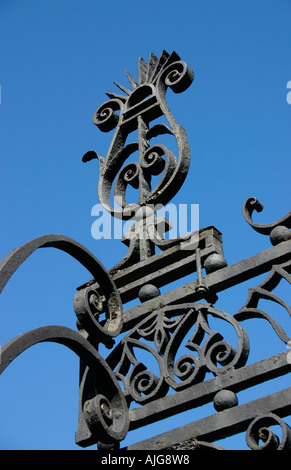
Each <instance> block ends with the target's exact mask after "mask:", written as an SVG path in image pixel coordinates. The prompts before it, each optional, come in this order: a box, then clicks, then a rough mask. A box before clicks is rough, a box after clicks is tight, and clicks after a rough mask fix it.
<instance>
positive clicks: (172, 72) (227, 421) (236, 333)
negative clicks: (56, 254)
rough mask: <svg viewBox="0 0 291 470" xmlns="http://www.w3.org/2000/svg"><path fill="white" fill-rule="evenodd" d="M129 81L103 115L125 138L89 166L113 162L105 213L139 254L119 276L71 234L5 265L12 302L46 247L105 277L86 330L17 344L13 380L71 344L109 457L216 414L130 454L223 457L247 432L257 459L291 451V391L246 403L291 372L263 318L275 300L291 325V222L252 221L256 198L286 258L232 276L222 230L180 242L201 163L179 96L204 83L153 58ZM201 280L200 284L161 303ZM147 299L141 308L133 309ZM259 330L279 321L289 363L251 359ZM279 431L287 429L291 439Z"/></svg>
mask: <svg viewBox="0 0 291 470" xmlns="http://www.w3.org/2000/svg"><path fill="white" fill-rule="evenodd" d="M126 75H127V78H128V80H129V83H130V85H131V88H132V89H131V90H129V89H127V88H126V87H124V86H123V85H120V84H116V85H117V87H118V88H119V89H120V90H121V91H122V94H116V93H108V94H107V95H108V98H109V100H108V101H106V102H105V103H104V104H103V105H102V106H100V107H99V108H98V109H97V111H96V113H95V114H94V117H93V122H94V124H96V126H97V127H98V128H99V129H100V130H101V131H103V132H109V131H112V130H114V129H115V132H114V136H113V139H112V142H111V144H110V147H109V150H108V154H107V156H106V158H103V157H100V156H99V155H98V154H97V153H96V152H95V151H89V152H87V153H86V154H85V155H84V157H83V161H85V162H86V161H89V160H92V159H97V161H98V163H99V166H100V175H99V186H98V194H99V199H100V202H101V204H102V206H103V207H104V208H105V209H106V210H107V211H109V212H110V214H111V215H112V216H113V217H117V218H119V219H122V220H131V221H133V223H132V225H131V226H130V229H129V231H128V233H127V234H126V235H125V236H124V239H123V240H122V241H123V242H124V243H125V244H126V245H127V246H128V253H127V255H126V256H125V257H124V258H123V259H122V260H121V261H120V263H118V264H117V265H116V266H114V267H113V268H112V269H111V270H109V271H107V270H106V269H105V268H104V266H103V265H102V264H101V263H100V262H99V261H98V260H97V259H96V258H95V256H94V255H93V254H92V253H90V252H89V251H88V250H87V249H86V248H85V247H83V246H82V245H80V244H79V243H77V242H76V241H75V240H72V239H70V238H68V237H65V236H60V235H47V236H42V237H39V238H37V239H34V240H32V241H30V242H28V243H26V244H25V245H23V246H20V247H19V248H17V249H16V250H14V251H12V252H11V253H9V254H8V255H7V256H6V257H5V258H4V259H3V260H2V261H1V265H0V272H1V281H0V290H1V291H2V289H3V288H4V287H5V285H6V283H7V281H8V280H9V279H10V277H11V276H12V274H13V273H14V272H15V271H16V269H17V268H18V267H19V266H20V264H22V263H23V262H24V261H25V260H26V259H27V258H28V257H29V256H30V255H31V254H32V253H33V252H34V251H35V250H37V249H38V248H45V247H54V248H57V249H59V250H62V251H65V252H67V253H69V254H70V255H71V256H72V257H74V258H75V259H77V260H78V261H79V262H80V263H81V264H82V265H83V266H84V267H85V268H87V269H88V271H89V272H90V275H91V279H89V280H88V282H87V283H86V284H84V285H82V286H80V287H78V288H77V293H76V294H75V297H74V308H75V313H76V316H77V325H78V331H73V330H71V329H69V328H65V327H61V326H47V327H41V328H38V329H36V330H32V331H29V332H27V333H24V334H22V335H20V336H18V337H16V338H14V339H12V340H11V341H9V342H8V343H6V344H5V345H4V346H3V347H2V348H1V365H0V370H1V373H2V372H3V370H4V369H5V368H6V367H7V366H8V365H9V364H10V363H11V361H13V359H14V358H15V357H17V356H18V355H19V354H20V353H21V352H23V351H24V350H25V349H27V348H28V347H30V346H32V345H34V344H36V343H40V342H44V341H51V342H57V343H61V344H64V345H65V346H67V347H68V348H70V349H71V350H72V351H74V352H75V353H76V354H77V355H78V356H79V357H80V399H79V422H78V428H77V431H76V443H77V444H78V445H80V446H82V447H87V446H90V445H92V444H95V443H97V444H98V448H99V449H118V448H120V447H122V441H123V440H124V438H125V437H126V435H127V433H128V432H130V431H132V430H135V429H137V428H140V427H142V426H144V425H147V424H150V423H155V422H157V421H159V420H162V419H165V418H167V417H170V416H172V415H176V414H178V413H181V412H183V411H186V410H191V409H194V408H196V407H200V406H202V405H205V404H207V403H213V404H214V408H215V410H216V412H215V413H214V414H211V415H209V416H207V417H205V418H201V419H199V420H195V421H194V422H193V423H190V424H187V425H184V426H182V427H180V428H178V429H172V430H170V431H168V432H166V433H163V434H160V435H158V436H156V437H152V438H150V439H147V440H145V441H143V442H139V443H137V444H134V445H130V446H128V448H127V449H128V450H135V449H140V450H142V449H147V450H166V449H172V450H174V449H208V448H214V449H220V448H221V447H220V446H218V445H216V444H214V442H215V441H217V440H220V439H222V438H225V437H227V436H232V435H234V434H237V433H240V432H246V441H247V444H248V446H249V447H250V448H251V449H278V450H282V449H290V448H291V429H290V427H289V426H288V425H287V424H286V423H285V422H284V420H283V418H284V417H286V416H288V415H290V412H291V388H290V387H289V388H286V389H284V390H280V391H277V392H274V393H272V394H270V395H266V396H263V397H261V398H258V399H255V400H253V401H249V402H247V403H243V404H239V401H238V395H237V394H238V393H239V392H240V391H242V390H246V389H248V388H250V387H253V386H254V385H257V384H260V383H263V382H265V381H268V380H271V379H274V378H276V377H280V376H282V375H284V374H288V373H289V372H290V371H291V351H288V347H291V342H290V341H291V338H290V337H289V336H288V333H287V331H285V327H284V326H282V324H281V321H280V319H279V320H277V319H276V318H275V317H274V316H273V315H272V314H270V313H268V312H267V311H265V310H264V309H263V308H262V307H261V301H262V300H264V301H266V300H267V301H269V302H270V305H273V304H279V305H280V306H281V307H282V310H283V312H284V314H285V315H286V316H287V317H288V318H289V316H290V314H291V309H290V306H289V305H288V304H287V303H286V302H285V301H284V299H282V298H281V297H279V296H278V295H277V294H276V293H275V292H274V290H275V288H276V287H277V286H278V285H279V284H280V283H281V282H282V281H287V282H288V283H290V280H291V277H290V272H291V250H290V248H291V240H290V239H291V235H290V227H291V212H289V213H288V214H287V215H286V216H285V217H283V218H281V219H279V220H277V221H276V222H273V223H270V224H267V225H266V224H264V225H263V224H257V223H255V222H253V219H252V214H253V211H257V212H260V211H261V210H262V205H261V203H260V202H259V201H258V200H257V199H256V198H254V197H251V198H249V199H248V200H247V201H246V202H245V204H244V207H243V216H244V219H245V221H246V222H247V223H248V224H249V225H250V227H251V228H252V229H254V230H255V231H256V232H258V233H259V234H262V235H267V236H269V238H270V241H271V245H272V246H271V247H270V248H269V249H267V250H265V251H263V252H261V253H258V254H256V255H254V256H251V257H250V258H248V259H243V260H241V261H238V262H237V263H235V264H232V265H230V266H228V265H227V262H226V260H225V257H224V252H223V246H222V235H221V233H220V232H219V231H218V230H217V229H216V228H215V227H212V226H210V227H206V228H202V229H199V230H195V231H193V232H191V233H187V234H186V235H184V236H180V237H178V238H175V239H171V238H166V237H165V233H166V232H167V231H168V230H169V228H170V226H171V221H168V220H167V219H165V218H164V217H161V216H159V215H158V211H159V209H160V208H161V207H162V206H164V205H166V204H167V203H168V202H169V201H170V200H171V199H172V198H173V197H174V196H175V194H176V193H177V191H178V190H179V189H180V187H181V185H182V184H183V182H184V180H185V177H186V175H187V173H188V169H189V164H190V150H189V145H188V140H187V135H186V132H185V130H184V129H183V128H182V127H181V126H180V125H179V124H178V123H177V122H176V120H175V118H174V117H173V115H172V113H171V111H170V110H169V108H168V105H167V101H166V92H167V90H168V88H171V90H172V91H173V92H174V93H181V92H183V91H184V90H186V89H187V88H188V87H189V86H190V85H191V83H192V81H193V79H194V74H193V72H192V70H191V69H190V68H189V67H188V66H187V64H186V63H185V62H183V61H181V59H180V57H179V56H178V55H177V54H176V53H175V52H172V53H171V54H168V53H167V52H166V51H163V52H162V54H161V56H160V57H159V58H157V57H155V56H154V54H151V55H150V58H149V61H148V63H146V61H144V60H143V59H139V66H138V81H137V82H136V81H135V80H134V79H133V77H132V76H131V75H130V74H129V73H128V72H126ZM152 121H155V123H154V124H153V125H152V124H151V123H152ZM136 134H137V139H136V141H132V140H134V139H132V136H133V135H136ZM162 135H169V136H171V137H172V139H173V140H174V141H175V142H176V145H177V149H178V151H177V154H176V155H175V154H174V153H173V152H172V150H170V149H169V148H167V147H166V146H165V145H162V144H160V143H153V141H154V139H156V138H157V140H159V138H160V137H161V136H162ZM129 187H132V188H134V189H135V190H136V192H138V200H137V202H135V203H128V202H127V198H126V194H127V190H128V189H129ZM190 274H193V279H192V280H191V281H190V282H188V283H186V284H182V285H180V286H178V287H175V288H174V289H172V290H169V291H168V292H165V293H163V294H162V293H161V292H160V289H161V288H162V287H163V286H166V285H169V284H171V283H172V282H173V281H176V280H177V279H182V278H184V277H185V276H188V275H190ZM260 275H264V276H265V277H264V280H263V281H260V282H259V283H257V285H256V282H255V280H254V281H253V284H250V288H249V295H248V297H247V298H246V300H245V303H244V305H243V306H242V307H241V308H240V309H239V311H237V312H236V313H235V314H233V315H231V314H229V313H226V312H224V311H222V310H220V309H218V308H216V307H215V304H216V301H217V299H218V294H219V293H220V292H222V291H224V290H226V289H231V288H232V287H234V286H236V285H238V284H240V283H242V282H245V281H248V280H251V279H253V278H256V277H257V276H260ZM254 285H255V287H254ZM134 299H137V305H135V306H133V307H131V308H128V309H127V310H126V309H124V304H125V303H127V302H129V301H131V300H134ZM246 320H249V322H247V321H246ZM253 320H259V321H261V322H268V325H269V327H270V328H271V329H272V331H273V334H274V337H276V338H278V339H279V340H280V341H281V344H282V351H281V352H279V353H278V354H276V355H275V356H272V357H268V356H267V357H266V358H264V359H263V360H260V361H258V362H254V363H252V362H249V351H250V348H252V347H254V348H255V347H256V345H255V344H252V343H251V341H250V339H249V335H248V328H247V325H249V324H251V322H252V321H253ZM225 327H226V330H225ZM116 340H119V341H118V342H117V344H115V341H116ZM101 343H102V344H104V345H105V346H106V347H107V348H109V349H111V352H110V353H109V355H108V357H107V358H106V359H105V358H104V357H102V356H101V354H100V352H99V351H98V348H99V345H100V344H101ZM266 352H267V348H266ZM273 425H276V426H277V427H278V426H280V428H281V429H282V436H281V437H280V438H278V437H277V436H276V435H275V434H274V433H273V432H272V429H271V428H272V426H273Z"/></svg>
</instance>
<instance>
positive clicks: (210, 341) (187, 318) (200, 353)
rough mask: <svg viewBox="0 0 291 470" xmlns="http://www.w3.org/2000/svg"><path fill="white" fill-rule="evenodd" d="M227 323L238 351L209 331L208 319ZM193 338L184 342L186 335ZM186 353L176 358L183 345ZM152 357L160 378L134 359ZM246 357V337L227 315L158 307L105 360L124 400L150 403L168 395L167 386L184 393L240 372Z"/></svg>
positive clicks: (194, 307) (204, 308) (200, 307)
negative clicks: (140, 355) (209, 375)
mask: <svg viewBox="0 0 291 470" xmlns="http://www.w3.org/2000/svg"><path fill="white" fill-rule="evenodd" d="M211 317H212V318H217V319H219V320H222V321H223V322H227V323H229V324H230V325H231V326H232V327H233V328H234V331H235V333H236V336H237V347H236V348H235V347H234V346H233V345H231V344H230V343H229V342H227V341H226V340H225V339H224V338H223V336H222V335H221V334H220V333H219V332H216V331H213V330H212V329H211V327H210V326H209V320H210V318H211ZM188 334H190V335H191V337H190V339H189V340H188V341H185V337H186V335H188ZM183 341H184V342H186V344H185V347H186V350H188V351H190V353H187V354H183V355H179V353H178V351H179V348H180V347H181V345H182V343H183ZM140 351H145V352H146V353H148V354H150V356H151V357H152V359H154V360H153V361H152V362H154V363H156V364H157V369H158V375H156V372H155V373H153V372H152V371H151V370H149V369H147V368H146V366H145V365H144V363H142V362H141V361H139V360H138V354H137V353H138V352H140ZM248 352H249V344H248V337H247V334H246V332H245V330H244V329H243V328H242V326H241V325H240V324H239V323H238V322H237V321H236V320H235V319H234V318H233V317H232V316H231V315H228V314H226V313H224V312H222V311H220V310H218V309H216V308H214V307H213V306H211V305H210V304H183V305H175V306H168V307H161V308H159V309H157V310H156V311H154V312H153V313H152V314H151V315H149V316H148V317H147V318H146V319H145V320H143V321H141V322H140V323H138V324H137V325H136V327H135V328H133V329H132V330H131V332H130V333H129V334H128V335H126V336H125V338H124V339H123V340H122V341H121V343H120V345H119V347H117V348H115V350H114V351H113V352H112V353H111V354H110V355H109V357H108V359H107V361H108V363H109V364H110V366H111V367H112V369H113V370H115V375H116V377H117V378H118V379H119V380H121V381H122V383H123V387H124V390H125V395H126V396H127V399H128V401H135V402H137V403H148V402H150V401H151V400H153V399H156V398H159V397H163V396H165V395H166V393H167V391H168V389H169V387H171V388H172V389H174V390H184V389H186V388H187V387H189V386H191V385H194V384H195V383H199V382H202V381H203V380H204V377H205V374H206V373H207V372H211V373H212V374H214V376H217V375H219V374H220V373H223V372H225V371H227V370H230V369H232V368H239V367H242V366H243V365H244V364H245V363H246V360H247V357H248Z"/></svg>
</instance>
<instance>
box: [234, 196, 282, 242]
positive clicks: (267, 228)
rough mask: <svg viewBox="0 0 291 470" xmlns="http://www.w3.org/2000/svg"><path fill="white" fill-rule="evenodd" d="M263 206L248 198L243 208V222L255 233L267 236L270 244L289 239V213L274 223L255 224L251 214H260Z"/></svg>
mask: <svg viewBox="0 0 291 470" xmlns="http://www.w3.org/2000/svg"><path fill="white" fill-rule="evenodd" d="M263 208H264V206H263V205H262V204H261V202H260V201H259V200H258V199H257V198H255V197H250V198H249V199H247V200H246V202H245V203H244V206H243V216H244V219H245V221H246V222H247V223H248V224H249V225H250V226H251V227H252V228H253V229H254V230H256V232H258V233H261V234H263V235H269V236H270V240H271V243H272V244H273V245H277V244H278V243H281V242H282V241H287V240H290V239H291V232H290V228H291V211H290V212H288V214H286V215H285V216H284V217H282V218H281V219H279V220H276V221H275V222H272V223H269V224H257V223H255V222H253V220H252V214H253V212H254V211H257V212H261V211H262V210H263Z"/></svg>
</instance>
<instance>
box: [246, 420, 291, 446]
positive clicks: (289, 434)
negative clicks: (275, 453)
mask: <svg viewBox="0 0 291 470" xmlns="http://www.w3.org/2000/svg"><path fill="white" fill-rule="evenodd" d="M271 426H280V428H281V431H282V437H281V440H280V439H279V437H278V436H277V435H276V434H275V433H274V432H273V431H272V430H271V429H270V427H271ZM246 442H247V445H248V446H249V447H250V449H252V450H290V449H291V428H290V427H289V426H288V425H287V424H286V423H285V422H284V421H283V420H282V419H281V418H280V417H279V416H276V415H275V414H274V413H268V414H265V415H262V416H258V417H257V418H255V419H254V420H253V421H252V422H251V424H250V425H249V427H248V429H247V433H246Z"/></svg>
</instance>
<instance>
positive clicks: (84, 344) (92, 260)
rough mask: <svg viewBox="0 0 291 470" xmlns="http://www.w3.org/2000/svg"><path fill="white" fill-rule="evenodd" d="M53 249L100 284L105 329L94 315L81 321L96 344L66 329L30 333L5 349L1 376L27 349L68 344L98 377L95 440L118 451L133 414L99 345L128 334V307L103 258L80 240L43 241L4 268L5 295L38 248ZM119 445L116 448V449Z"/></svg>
mask: <svg viewBox="0 0 291 470" xmlns="http://www.w3.org/2000/svg"><path fill="white" fill-rule="evenodd" d="M48 247H53V248H57V249H60V250H62V251H65V252H66V253H68V254H70V255H71V256H72V257H73V258H75V259H76V260H78V261H79V262H80V263H81V264H82V265H83V266H84V267H85V268H87V269H88V271H89V272H90V273H91V275H92V276H94V278H95V279H98V281H99V283H100V287H101V289H102V291H103V293H104V295H105V299H106V303H105V305H106V308H105V310H106V315H107V320H106V321H105V323H104V324H99V323H98V321H97V320H96V319H95V318H94V317H93V315H91V312H89V313H88V314H87V315H86V314H83V315H78V313H79V312H77V316H78V319H79V322H80V326H81V327H82V328H84V330H85V331H87V334H89V335H90V334H91V335H92V334H93V338H94V341H92V342H90V341H89V340H88V339H86V338H85V337H83V336H82V335H81V334H80V333H79V332H76V331H74V330H71V329H69V328H66V327H62V326H50V325H49V326H46V327H41V328H37V329H35V330H31V331H28V332H27V333H23V334H22V335H19V336H17V337H16V338H14V339H12V340H11V341H8V343H6V344H5V345H4V346H3V347H2V348H1V364H0V374H1V373H2V372H3V371H4V370H5V369H6V367H7V366H8V365H9V364H10V363H11V362H12V361H13V360H14V359H15V358H16V357H17V356H18V355H19V354H21V353H22V352H23V351H25V350H26V349H27V348H29V347H31V346H33V345H35V344H38V343H42V342H47V341H48V342H56V343H60V344H63V345H64V346H66V347H68V348H70V349H71V350H72V351H73V352H75V353H76V354H77V355H78V356H79V357H80V359H81V360H82V361H83V363H84V364H86V365H87V368H89V370H90V371H91V373H92V374H93V375H94V377H95V388H94V396H93V397H92V400H91V401H90V403H88V402H87V403H85V404H84V408H85V410H84V416H85V418H86V425H87V427H88V428H89V429H90V432H91V433H92V434H93V435H94V436H95V440H98V439H99V440H100V439H101V440H103V442H105V444H106V443H109V444H111V445H114V443H116V442H119V441H120V440H122V439H124V437H125V436H126V434H127V431H128V428H129V419H128V408H127V404H126V401H125V398H124V394H123V392H122V390H121V389H120V386H119V384H118V381H117V380H116V378H115V377H114V375H113V373H112V371H111V369H110V367H109V366H108V365H107V363H106V361H105V360H104V359H103V358H102V356H101V355H100V354H99V352H98V351H97V349H96V347H95V346H97V345H98V343H99V342H105V343H108V339H110V338H112V337H114V336H116V335H117V334H118V333H119V332H120V330H121V328H122V315H123V310H122V303H121V300H120V296H119V293H118V290H117V289H116V286H115V284H114V282H113V281H112V279H111V277H110V275H109V274H108V273H107V271H106V269H105V268H104V266H103V265H102V264H101V263H100V262H99V261H98V260H97V258H96V257H95V256H94V255H93V254H92V253H90V252H89V251H88V250H87V249H86V248H85V247H83V246H82V245H80V244H79V243H78V242H76V241H75V240H72V239H70V238H68V237H65V236H62V235H45V236H43V237H38V238H36V239H34V240H31V241H30V242H28V243H26V244H25V245H22V246H20V247H19V248H17V249H15V250H13V251H12V252H10V253H9V254H8V255H7V256H6V257H5V258H4V259H3V260H2V261H1V263H0V279H1V281H0V292H1V291H2V290H3V288H4V287H5V285H6V283H7V282H8V280H9V279H10V277H11V276H12V275H13V273H14V272H15V271H16V270H17V268H18V267H19V266H20V265H21V264H22V263H23V262H24V261H25V260H26V259H27V258H28V257H29V256H30V255H31V254H32V253H33V252H34V251H36V250H37V249H38V248H48ZM115 445H116V444H115Z"/></svg>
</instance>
